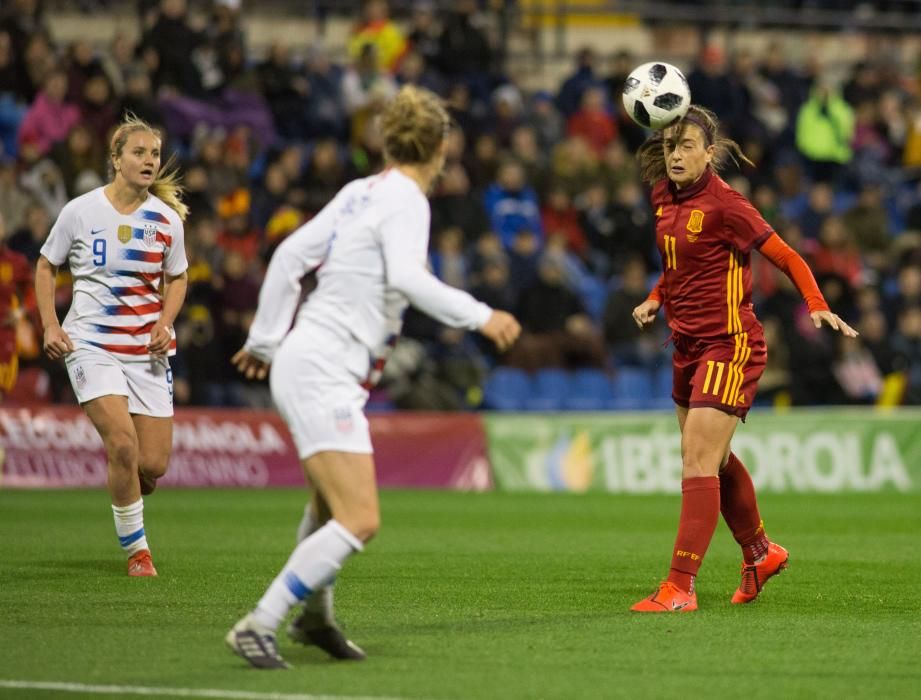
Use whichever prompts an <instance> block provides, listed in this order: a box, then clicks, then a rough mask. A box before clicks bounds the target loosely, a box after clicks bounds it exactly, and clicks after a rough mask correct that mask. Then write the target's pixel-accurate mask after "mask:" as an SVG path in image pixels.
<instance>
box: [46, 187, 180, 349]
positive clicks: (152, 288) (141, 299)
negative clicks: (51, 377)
mask: <svg viewBox="0 0 921 700" xmlns="http://www.w3.org/2000/svg"><path fill="white" fill-rule="evenodd" d="M41 253H42V255H44V256H45V257H46V258H47V259H48V261H49V262H50V263H51V264H52V265H62V264H63V263H64V262H65V261H66V262H67V263H69V265H70V271H71V274H72V275H73V280H74V294H73V301H72V303H71V306H70V311H69V312H68V313H67V318H66V319H65V320H64V323H63V328H64V330H65V331H67V334H68V335H69V336H70V338H71V340H73V342H74V345H76V346H78V347H79V346H80V345H91V346H93V347H97V348H102V349H103V350H106V351H108V352H110V353H112V354H113V355H115V356H116V357H118V358H119V359H121V360H124V361H138V360H148V359H149V358H150V353H149V352H148V351H147V344H148V343H149V342H150V330H151V328H152V327H153V325H154V323H155V322H156V320H157V319H158V318H159V317H160V312H161V310H162V308H163V298H162V296H161V294H160V283H161V280H162V277H163V273H164V271H165V272H167V273H169V274H170V275H179V274H182V273H183V272H184V271H185V270H186V268H187V267H188V266H189V264H188V261H187V260H186V255H185V245H184V234H183V228H182V220H181V219H180V218H179V215H178V214H177V213H176V212H175V211H173V210H172V209H171V208H170V207H168V206H167V205H166V204H165V203H164V202H163V201H162V200H160V199H158V198H157V197H155V196H154V195H152V194H151V195H149V196H148V197H147V201H145V202H144V203H143V204H142V205H141V206H139V207H138V208H137V209H136V210H135V211H134V212H132V213H131V214H120V213H119V212H118V211H116V210H115V207H114V206H112V203H111V202H110V201H109V199H108V197H106V195H105V193H104V192H103V188H102V187H99V188H97V189H95V190H92V191H91V192H87V193H86V194H84V195H82V196H80V197H77V198H76V199H74V200H72V201H71V202H69V203H68V204H67V206H65V207H64V209H63V210H62V211H61V214H60V215H59V216H58V219H57V221H56V222H55V224H54V226H53V227H52V229H51V233H50V234H49V235H48V240H46V241H45V244H44V245H43V246H42V250H41ZM169 354H170V355H175V354H176V336H175V334H173V340H172V343H171V344H170V349H169Z"/></svg>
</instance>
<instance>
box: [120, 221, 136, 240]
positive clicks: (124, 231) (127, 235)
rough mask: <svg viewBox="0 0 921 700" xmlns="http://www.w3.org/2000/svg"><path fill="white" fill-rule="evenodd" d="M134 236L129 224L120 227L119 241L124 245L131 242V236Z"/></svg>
mask: <svg viewBox="0 0 921 700" xmlns="http://www.w3.org/2000/svg"><path fill="white" fill-rule="evenodd" d="M133 235H134V232H133V231H132V230H131V227H130V226H128V225H127V224H122V225H121V226H119V227H118V240H120V241H121V242H122V243H127V242H128V241H130V240H131V236H133Z"/></svg>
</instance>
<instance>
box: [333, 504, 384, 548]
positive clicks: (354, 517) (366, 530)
mask: <svg viewBox="0 0 921 700" xmlns="http://www.w3.org/2000/svg"><path fill="white" fill-rule="evenodd" d="M342 524H343V526H344V527H345V528H346V529H347V530H348V531H349V532H351V533H352V534H353V535H355V537H357V538H358V539H359V540H361V541H362V542H369V541H370V540H372V539H373V538H374V536H375V535H376V534H377V531H378V530H380V527H381V516H380V511H378V510H377V509H376V508H375V509H371V508H367V509H362V510H361V511H357V512H354V513H352V514H351V517H349V518H348V520H347V522H343V523H342Z"/></svg>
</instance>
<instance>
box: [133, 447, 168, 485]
mask: <svg viewBox="0 0 921 700" xmlns="http://www.w3.org/2000/svg"><path fill="white" fill-rule="evenodd" d="M167 467H169V454H168V453H156V454H151V453H146V454H144V453H142V454H141V455H140V456H139V457H138V469H139V470H140V472H141V473H142V474H144V475H146V476H149V477H151V478H152V479H159V478H160V477H162V476H163V475H164V474H166V469H167Z"/></svg>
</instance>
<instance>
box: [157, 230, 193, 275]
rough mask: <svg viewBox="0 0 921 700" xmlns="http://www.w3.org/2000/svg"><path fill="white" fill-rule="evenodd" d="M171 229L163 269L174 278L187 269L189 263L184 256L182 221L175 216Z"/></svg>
mask: <svg viewBox="0 0 921 700" xmlns="http://www.w3.org/2000/svg"><path fill="white" fill-rule="evenodd" d="M171 228H172V240H171V241H170V245H169V250H168V251H167V252H166V258H164V260H163V269H164V270H165V271H166V273H167V274H168V275H172V276H174V277H175V276H176V275H181V274H182V273H183V272H185V271H186V270H188V269H189V261H188V259H187V258H186V256H185V229H184V228H183V227H182V219H180V218H179V217H178V216H177V217H176V222H175V223H174V224H173V225H172V227H171Z"/></svg>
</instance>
